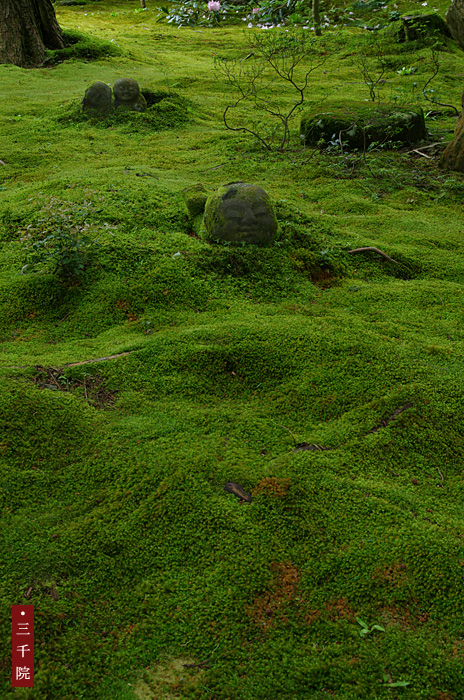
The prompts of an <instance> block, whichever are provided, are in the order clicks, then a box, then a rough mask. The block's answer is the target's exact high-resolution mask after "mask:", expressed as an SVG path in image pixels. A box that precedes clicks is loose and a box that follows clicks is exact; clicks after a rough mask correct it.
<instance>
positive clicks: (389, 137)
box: [301, 107, 426, 150]
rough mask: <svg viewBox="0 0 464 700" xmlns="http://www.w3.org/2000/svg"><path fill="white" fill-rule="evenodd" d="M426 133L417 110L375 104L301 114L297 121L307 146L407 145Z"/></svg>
mask: <svg viewBox="0 0 464 700" xmlns="http://www.w3.org/2000/svg"><path fill="white" fill-rule="evenodd" d="M425 136H426V130H425V120H424V113H423V111H422V110H421V109H418V110H414V109H407V110H406V109H405V110H398V109H396V110H393V109H389V108H382V107H375V108H366V107H364V108H362V109H360V110H359V111H357V110H348V109H346V110H343V109H342V110H334V111H332V112H324V113H320V114H315V115H312V114H305V115H304V116H303V118H302V120H301V139H302V141H303V142H304V143H305V144H306V145H307V146H321V147H322V148H327V147H328V146H331V145H332V146H335V147H336V146H339V147H342V148H343V149H347V150H355V149H358V150H364V149H366V148H368V147H369V146H372V145H374V144H378V145H379V146H384V145H391V146H396V145H410V144H414V143H418V142H419V141H422V139H424V138H425Z"/></svg>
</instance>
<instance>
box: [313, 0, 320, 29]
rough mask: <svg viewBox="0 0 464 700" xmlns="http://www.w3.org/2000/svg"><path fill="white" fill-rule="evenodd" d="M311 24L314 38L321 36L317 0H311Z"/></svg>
mask: <svg viewBox="0 0 464 700" xmlns="http://www.w3.org/2000/svg"><path fill="white" fill-rule="evenodd" d="M313 23H314V32H315V34H316V36H321V16H320V14H319V0H313Z"/></svg>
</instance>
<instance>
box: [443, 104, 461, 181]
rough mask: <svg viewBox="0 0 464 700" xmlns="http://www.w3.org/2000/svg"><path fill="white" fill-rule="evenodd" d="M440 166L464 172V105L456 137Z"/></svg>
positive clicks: (444, 153)
mask: <svg viewBox="0 0 464 700" xmlns="http://www.w3.org/2000/svg"><path fill="white" fill-rule="evenodd" d="M463 102H464V93H463ZM440 167H441V168H445V169H446V170H457V171H458V172H461V173H463V172H464V105H463V111H462V112H461V116H460V117H459V119H458V122H457V124H456V127H455V129H454V138H453V140H452V141H451V143H449V144H448V145H447V147H446V148H445V150H444V151H443V155H442V157H441V159H440Z"/></svg>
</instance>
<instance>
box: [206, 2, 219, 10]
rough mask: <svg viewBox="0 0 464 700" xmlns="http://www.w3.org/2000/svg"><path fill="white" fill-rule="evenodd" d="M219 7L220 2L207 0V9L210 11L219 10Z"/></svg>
mask: <svg viewBox="0 0 464 700" xmlns="http://www.w3.org/2000/svg"><path fill="white" fill-rule="evenodd" d="M220 9H221V3H220V2H218V0H209V3H208V10H209V11H210V12H219V10H220Z"/></svg>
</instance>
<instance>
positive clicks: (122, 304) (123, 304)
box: [115, 299, 137, 321]
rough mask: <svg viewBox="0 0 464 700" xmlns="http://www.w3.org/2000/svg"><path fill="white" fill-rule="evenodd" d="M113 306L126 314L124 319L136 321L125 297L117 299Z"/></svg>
mask: <svg viewBox="0 0 464 700" xmlns="http://www.w3.org/2000/svg"><path fill="white" fill-rule="evenodd" d="M115 306H116V308H117V309H118V310H119V311H122V312H123V313H124V314H125V315H126V319H127V320H128V321H137V316H136V314H135V313H134V312H133V311H132V309H131V307H130V304H129V302H128V301H126V300H125V299H118V301H117V302H116V304H115Z"/></svg>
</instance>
